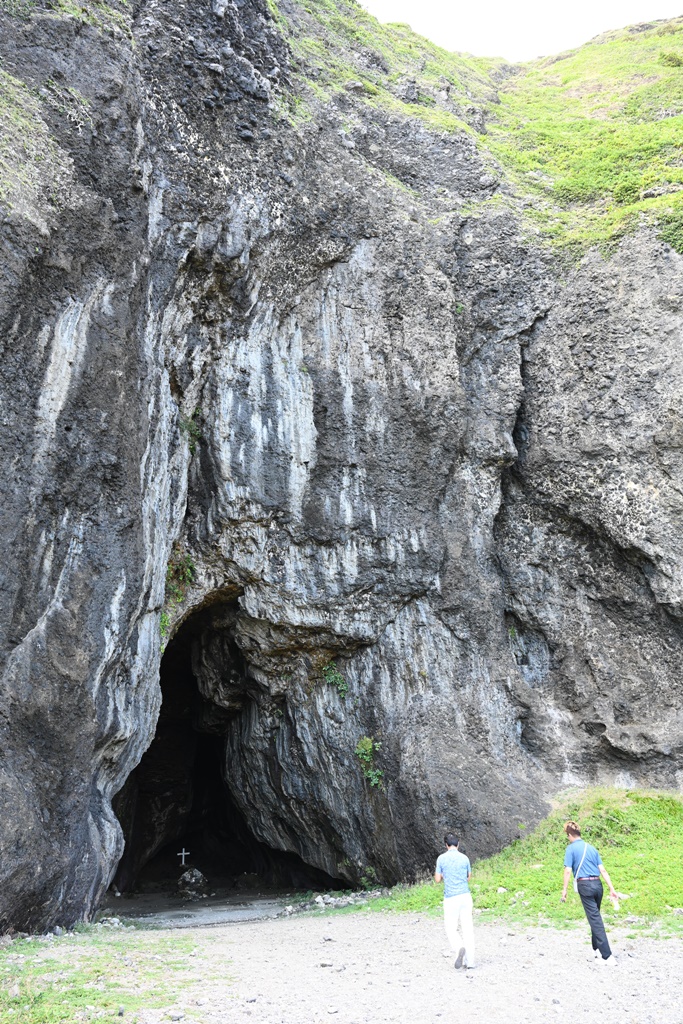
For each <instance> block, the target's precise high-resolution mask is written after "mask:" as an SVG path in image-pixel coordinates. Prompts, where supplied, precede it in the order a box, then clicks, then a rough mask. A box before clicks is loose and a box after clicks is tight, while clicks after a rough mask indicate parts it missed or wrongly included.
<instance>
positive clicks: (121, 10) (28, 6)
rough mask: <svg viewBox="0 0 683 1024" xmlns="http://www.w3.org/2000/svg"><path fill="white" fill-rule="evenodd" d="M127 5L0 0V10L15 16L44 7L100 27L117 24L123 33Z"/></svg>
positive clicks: (93, 0) (119, 1)
mask: <svg viewBox="0 0 683 1024" xmlns="http://www.w3.org/2000/svg"><path fill="white" fill-rule="evenodd" d="M129 8H130V5H129V3H128V0H112V3H104V2H103V0H78V2H76V0H0V11H4V12H5V14H10V15H12V16H13V17H15V18H23V19H26V18H30V16H31V15H32V14H33V13H35V12H37V11H43V12H46V13H50V14H53V15H56V16H59V15H64V16H66V17H71V18H77V19H78V21H83V22H85V23H87V24H89V25H94V26H95V27H97V28H100V29H110V28H112V27H113V26H115V25H116V26H118V27H119V28H120V29H122V30H123V31H125V32H126V33H130V24H129V22H130V15H129Z"/></svg>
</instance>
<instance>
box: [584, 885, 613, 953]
mask: <svg viewBox="0 0 683 1024" xmlns="http://www.w3.org/2000/svg"><path fill="white" fill-rule="evenodd" d="M578 884H579V896H580V897H581V902H582V903H583V909H584V910H585V911H586V917H587V918H588V923H589V925H590V926H591V941H592V943H593V949H599V950H600V955H601V956H602V959H603V960H606V959H607V957H608V956H611V955H612V950H611V949H610V948H609V942H608V941H607V932H606V931H605V925H604V923H603V920H602V914H601V913H600V904H601V903H602V896H603V888H602V882H601V881H600V879H599V878H580V879H579V883H578Z"/></svg>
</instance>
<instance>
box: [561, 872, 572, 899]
mask: <svg viewBox="0 0 683 1024" xmlns="http://www.w3.org/2000/svg"><path fill="white" fill-rule="evenodd" d="M571 877H572V869H571V868H565V869H564V881H563V883H562V902H563V903H566V902H567V887H568V885H569V879H570V878H571Z"/></svg>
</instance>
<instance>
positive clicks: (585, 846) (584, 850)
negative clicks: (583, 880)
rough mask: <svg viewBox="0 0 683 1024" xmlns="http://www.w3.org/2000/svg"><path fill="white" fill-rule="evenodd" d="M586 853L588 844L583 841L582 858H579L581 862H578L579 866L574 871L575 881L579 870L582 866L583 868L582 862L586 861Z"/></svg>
mask: <svg viewBox="0 0 683 1024" xmlns="http://www.w3.org/2000/svg"><path fill="white" fill-rule="evenodd" d="M587 853H588V843H587V842H586V840H585V839H584V841H583V857H582V858H581V860H580V861H579V866H578V868H577V869H576V874H575V875H574V878H576V879H577V880H578V877H579V871H580V870H581V868H582V866H583V862H584V860H585V859H586V854H587Z"/></svg>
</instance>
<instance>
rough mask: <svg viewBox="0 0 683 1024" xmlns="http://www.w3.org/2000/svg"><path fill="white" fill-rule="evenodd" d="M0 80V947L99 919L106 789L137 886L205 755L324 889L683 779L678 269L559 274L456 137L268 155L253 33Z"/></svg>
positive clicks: (242, 24)
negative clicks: (174, 710) (553, 803)
mask: <svg viewBox="0 0 683 1024" xmlns="http://www.w3.org/2000/svg"><path fill="white" fill-rule="evenodd" d="M284 6H285V5H283V7H284ZM287 10H288V11H289V13H290V14H291V16H292V17H296V8H295V7H291V8H289V7H287ZM102 17H104V15H102ZM129 29H130V33H131V34H130V35H129V34H128V30H129ZM0 51H1V56H2V69H3V71H2V76H3V78H2V84H3V89H4V93H5V94H6V95H7V96H8V97H9V99H8V101H7V107H6V110H7V111H9V113H8V114H7V118H8V120H7V123H8V125H9V126H10V127H9V134H8V136H7V137H8V138H9V140H10V143H11V145H10V147H9V149H7V150H6V149H3V150H1V151H0V155H2V158H3V159H2V163H1V165H0V166H1V170H2V179H1V181H0V188H1V190H2V191H1V193H0V194H1V196H2V203H3V218H2V224H1V225H0V228H1V230H2V235H3V252H4V262H3V267H2V273H1V275H0V337H1V338H2V345H3V350H2V370H1V372H0V377H1V384H2V418H3V434H2V440H1V451H2V459H3V480H4V481H5V482H4V486H3V502H2V509H1V515H2V520H1V522H0V530H1V536H2V539H3V547H4V552H5V554H4V564H3V571H2V588H1V590H0V644H1V651H2V654H1V657H2V684H1V689H0V736H1V743H2V765H1V769H0V814H1V815H2V823H3V827H2V829H1V830H0V926H2V928H9V927H15V928H45V927H49V926H52V925H55V924H58V923H59V924H71V923H73V922H74V921H75V920H77V919H79V918H81V917H84V916H86V917H87V916H88V915H89V914H90V913H91V912H92V911H93V909H94V908H96V906H97V904H98V901H99V899H100V897H101V894H102V892H103V891H104V890H105V889H106V887H107V886H108V884H109V883H110V881H111V879H112V877H113V875H114V873H115V871H116V869H117V865H118V864H119V861H120V860H121V857H122V854H123V847H124V841H123V834H122V830H121V826H120V824H119V821H118V820H117V817H116V816H115V814H114V813H113V811H112V799H113V798H114V797H115V796H116V794H119V792H120V791H122V792H121V794H120V795H119V797H118V801H119V803H118V810H119V814H120V817H121V820H122V822H123V824H124V827H125V828H126V829H127V838H128V849H127V854H126V856H127V857H128V867H127V868H126V870H127V871H128V872H129V877H128V882H131V881H132V880H133V879H134V877H135V875H136V873H137V871H138V870H139V869H140V868H141V866H142V865H143V864H144V862H145V861H147V860H149V859H150V858H151V857H152V856H153V855H154V854H155V853H156V852H158V851H159V850H160V849H161V848H162V847H163V846H164V845H165V844H166V843H168V842H172V841H174V840H175V839H176V838H177V837H179V836H181V835H182V834H183V830H184V829H185V828H186V827H187V823H188V821H189V820H190V818H191V817H192V815H193V814H195V811H193V806H194V807H195V810H196V806H197V799H198V797H197V788H198V785H199V784H198V783H196V781H195V783H192V778H195V779H196V776H192V771H194V769H193V767H192V766H193V765H194V764H195V760H194V759H195V757H196V754H195V751H196V749H197V748H201V747H202V744H203V742H204V740H203V737H206V736H211V737H212V738H213V739H215V738H216V737H218V741H219V747H220V750H221V757H222V779H223V781H222V782H221V785H224V787H225V791H226V801H227V802H228V803H229V805H230V808H231V811H230V814H231V815H232V816H233V817H232V819H231V820H232V821H233V825H234V828H235V830H236V833H235V834H236V835H237V834H238V833H239V837H240V842H243V843H246V844H247V845H246V846H245V849H248V850H252V848H251V847H249V845H248V841H247V838H245V837H246V836H247V835H248V836H249V837H251V839H250V841H251V840H253V842H254V843H257V844H261V847H267V848H269V849H271V850H274V851H283V852H285V853H287V854H290V855H294V854H296V855H297V856H298V858H300V859H301V860H303V861H304V862H305V864H307V865H309V866H310V867H311V868H313V869H317V870H318V871H320V872H324V873H325V874H326V875H327V876H331V877H332V878H335V879H341V880H344V881H345V882H348V883H350V884H354V883H356V882H357V881H359V880H360V878H361V876H362V875H363V874H364V872H367V870H368V869H370V868H371V869H372V872H373V873H374V877H376V878H377V879H378V881H380V882H382V883H391V882H395V881H397V880H399V879H402V878H409V877H411V876H413V875H414V874H415V873H416V872H417V873H420V872H423V871H424V870H425V869H426V868H428V867H430V866H431V862H432V860H433V857H434V854H435V851H436V850H437V848H438V844H439V839H440V834H441V833H442V832H443V830H444V828H445V827H455V828H457V829H459V830H461V831H462V833H463V836H464V837H465V843H466V846H467V849H468V852H470V853H471V854H473V855H478V854H483V853H486V852H489V851H491V850H493V849H495V848H497V847H500V846H501V845H503V844H504V843H505V842H507V841H509V840H510V839H511V838H513V837H514V836H515V835H517V834H518V825H519V823H523V824H530V823H533V822H534V821H535V820H536V819H537V818H538V817H539V816H540V815H541V814H542V813H543V811H544V807H545V802H546V799H547V797H548V796H549V795H550V794H552V792H553V791H555V790H557V789H558V788H559V787H561V786H564V785H566V784H568V783H573V782H611V783H613V782H617V783H623V784H629V785H631V784H640V783H643V784H658V785H669V786H678V787H680V786H681V785H683V775H682V774H681V751H682V744H683V701H682V689H683V687H682V684H681V661H682V658H683V642H682V641H683V635H682V631H681V599H682V589H681V588H682V582H681V580H682V576H681V552H680V536H681V526H682V525H683V524H682V521H681V520H682V516H681V494H682V491H681V484H682V480H683V475H682V463H681V460H682V455H681V453H682V451H683V434H682V433H681V419H680V400H681V378H682V376H683V355H682V354H681V303H683V288H682V284H683V260H682V258H681V257H680V256H678V255H676V253H674V252H673V251H672V250H671V249H669V248H668V247H667V246H666V245H664V244H663V243H661V242H657V241H655V240H654V239H653V238H652V237H651V236H650V235H649V234H648V233H647V232H641V233H640V234H638V235H636V236H634V237H632V238H631V239H629V240H627V241H625V242H624V243H623V244H622V246H621V248H620V249H619V251H618V252H617V253H616V254H615V255H614V256H612V257H611V258H610V259H609V260H603V259H602V258H601V257H599V256H597V255H594V254H589V255H588V256H587V257H586V258H585V259H584V261H583V262H582V264H581V266H579V267H578V268H577V269H576V270H574V271H572V272H571V273H569V274H567V272H566V271H562V272H561V271H560V270H559V269H558V268H556V267H555V266H554V265H553V263H552V261H551V260H550V259H549V257H548V256H546V255H544V254H543V253H542V252H541V251H540V250H536V249H534V247H533V245H531V244H529V243H525V242H523V241H521V239H520V234H519V230H518V227H517V224H516V222H515V219H514V216H513V215H512V214H511V213H509V212H505V211H503V210H502V209H496V208H494V207H491V206H490V205H489V206H481V207H480V208H478V207H477V203H478V202H479V201H480V200H484V199H488V198H489V197H490V196H491V194H492V191H494V190H495V188H496V179H495V178H494V177H492V176H491V174H490V167H489V166H487V165H485V164H484V162H483V160H482V158H481V157H480V156H479V154H478V151H477V148H476V145H475V144H474V142H473V141H472V138H471V137H470V136H465V135H463V136H462V137H455V136H450V135H449V136H446V135H443V136H438V135H435V134H434V133H433V132H430V131H429V130H428V129H427V128H426V127H425V126H424V125H423V124H420V123H417V122H415V121H411V120H410V119H409V118H406V117H404V116H402V115H399V114H395V113H391V112H383V111H381V110H380V109H371V108H366V107H361V106H358V105H357V108H354V116H355V118H356V121H358V120H359V119H360V120H363V119H365V120H364V121H363V130H362V131H357V132H356V135H357V138H356V139H354V138H351V136H350V134H349V132H348V131H347V128H346V127H345V124H346V120H345V109H346V108H347V107H348V105H349V104H351V105H353V104H354V103H356V99H355V98H354V91H353V89H349V90H346V91H345V93H344V95H343V96H342V97H340V99H339V103H338V105H335V104H329V105H327V106H322V105H321V106H319V107H315V108H314V109H313V110H312V113H311V118H310V120H307V121H302V122H300V123H299V124H298V126H295V125H293V124H292V123H291V122H290V120H289V119H288V116H287V115H286V108H285V99H286V97H287V96H289V95H291V92H292V90H293V89H295V88H296V86H295V74H294V69H293V68H292V67H291V65H290V59H289V56H288V50H287V46H286V43H285V42H284V40H283V38H282V36H281V34H280V32H279V31H278V28H277V26H276V24H275V22H274V21H273V19H272V17H271V15H270V14H269V10H268V7H267V6H266V5H265V3H261V2H260V0H243V2H242V3H241V4H238V3H236V2H235V3H232V2H230V0H214V4H213V7H212V6H211V5H209V4H206V3H201V4H196V5H187V6H186V7H185V6H182V5H181V6H180V7H179V6H177V5H172V4H170V3H165V2H154V0H152V2H149V3H140V4H138V5H137V7H136V13H135V15H134V16H132V17H131V16H130V15H126V14H125V13H124V14H122V15H121V16H120V18H117V19H116V20H113V21H111V22H110V23H106V22H105V23H104V24H102V23H98V24H88V23H86V22H81V21H77V20H76V19H74V18H73V17H70V16H68V17H67V16H63V15H60V14H58V13H56V12H53V11H49V10H44V11H41V10H39V9H38V8H36V9H34V10H33V12H32V14H31V16H30V18H25V19H20V18H16V17H10V16H9V15H6V14H1V13H0ZM406 167H414V168H415V171H414V173H413V172H412V171H411V174H412V178H411V182H412V189H413V191H412V192H410V193H409V192H407V191H405V190H403V189H400V188H398V187H397V185H396V183H395V182H394V181H393V179H392V178H390V177H387V176H386V174H387V173H388V174H391V175H396V176H398V177H400V176H401V174H402V173H407V171H406ZM385 172H386V173H385ZM463 200H466V201H467V202H468V203H470V204H471V209H474V211H475V212H474V214H472V213H468V214H465V213H462V212H458V211H459V205H458V204H459V202H461V201H463ZM183 560H185V561H183ZM169 561H170V563H171V577H173V573H174V572H175V569H174V566H177V565H178V564H181V563H182V564H185V565H187V566H190V567H191V569H190V570H189V571H188V576H189V578H188V579H187V580H186V581H184V582H183V583H182V585H181V586H179V587H178V588H177V589H176V591H175V592H174V594H172V595H171V599H170V600H169V598H168V595H166V599H165V587H166V577H167V566H168V564H169ZM165 600H166V604H165ZM162 610H163V619H162V627H163V630H164V632H165V633H167V634H169V635H171V634H175V635H176V638H175V639H174V640H172V641H171V642H170V643H169V645H168V647H167V650H166V654H165V656H164V659H163V663H162V654H163V651H162V646H163V645H162V638H161V634H160V617H161V616H162ZM181 649H184V650H185V651H186V656H187V663H186V667H185V668H184V669H183V672H185V675H184V677H183V678H184V679H185V681H186V686H187V691H186V697H187V699H186V702H185V704H184V705H183V709H184V710H181V712H179V713H178V715H177V716H176V719H175V720H174V721H175V722H176V724H177V723H178V722H181V723H185V725H183V726H182V728H183V729H185V732H182V730H181V732H182V736H181V738H180V739H179V741H178V744H179V746H178V747H177V749H178V751H180V748H181V747H182V750H183V751H185V752H184V753H182V756H181V754H180V753H178V756H177V757H174V755H173V749H174V747H173V743H169V745H168V746H167V747H164V748H163V750H162V748H158V756H157V755H156V754H155V753H154V750H155V748H154V746H152V747H150V743H151V742H152V739H153V737H154V735H155V728H156V725H157V719H158V716H159V707H160V700H161V689H160V685H159V672H160V664H161V666H162V667H161V671H162V683H163V679H164V674H166V676H167V677H169V678H170V677H171V676H173V673H174V672H175V673H176V677H177V676H178V672H180V669H179V668H178V664H179V663H178V664H176V666H175V668H174V665H173V664H172V662H173V658H174V657H176V655H177V652H178V651H179V650H181ZM187 652H189V653H187ZM333 662H334V664H335V666H336V670H337V671H338V673H339V675H340V677H341V679H342V683H343V685H340V684H339V682H338V680H337V682H335V680H336V679H337V677H336V675H334V674H333V673H331V672H330V670H329V666H330V665H331V663H333ZM326 667H327V671H324V670H325V669H326ZM176 681H177V678H176ZM169 685H170V684H169ZM174 685H175V684H174ZM167 721H168V722H170V721H171V720H170V719H168V720H167ZM171 725H173V723H171ZM171 725H169V728H171ZM173 727H174V728H175V726H173ZM179 728H180V727H179ZM179 735H180V734H179ZM362 737H370V738H372V739H373V740H375V741H376V742H377V743H379V744H380V746H379V748H377V752H376V757H375V765H374V767H375V768H376V770H377V771H379V772H381V773H383V774H382V775H381V781H380V784H379V785H375V786H373V785H371V781H370V780H369V779H368V778H367V777H366V776H364V774H363V772H362V765H361V762H360V760H359V758H358V757H357V755H356V753H355V750H356V745H357V743H358V741H359V739H361V738H362ZM213 739H212V742H213ZM183 744H185V746H183ZM148 747H150V751H149V758H148V761H151V762H154V764H155V765H157V766H158V765H162V766H163V765H164V764H166V765H167V766H168V774H166V769H164V770H163V771H161V773H159V771H157V768H154V772H156V776H155V778H156V780H157V781H156V783H155V785H154V786H151V787H150V786H147V783H148V782H149V779H150V777H151V776H149V775H148V776H145V784H144V785H143V784H142V779H141V778H140V780H139V781H138V782H136V781H135V779H136V776H135V775H132V776H131V772H133V770H134V769H135V767H136V765H137V764H138V762H140V759H141V757H142V755H143V753H144V752H145V750H146V749H147V748H148ZM167 755H168V756H167ZM183 759H184V760H183ZM183 764H186V765H187V767H186V768H185V769H183V770H180V768H182V765H183ZM174 765H175V769H176V770H177V773H178V776H179V778H178V779H177V780H176V783H174V784H173V785H171V784H170V781H171V775H172V773H173V770H174V769H173V766H174ZM154 772H153V773H152V774H154ZM129 778H130V779H131V781H130V782H129V783H128V785H127V787H126V788H123V787H124V784H125V783H126V780H127V779H129ZM165 782H168V783H169V785H168V787H167V789H166V790H164V784H165ZM145 786H147V788H145ZM193 787H194V788H193ZM164 794H165V795H164ZM200 795H201V794H200ZM136 807H137V810H136ZM136 815H137V817H136ZM238 818H239V822H238V821H237V819H238ZM136 821H137V822H138V823H139V822H140V821H143V822H144V828H142V827H141V826H140V825H139V824H137V825H136V824H135V822H136ZM231 827H232V826H231ZM254 849H255V847H254ZM250 855H251V854H250ZM122 863H123V862H122ZM292 863H293V862H292ZM321 877H322V876H321Z"/></svg>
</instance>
